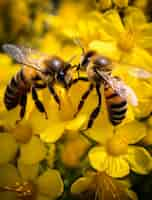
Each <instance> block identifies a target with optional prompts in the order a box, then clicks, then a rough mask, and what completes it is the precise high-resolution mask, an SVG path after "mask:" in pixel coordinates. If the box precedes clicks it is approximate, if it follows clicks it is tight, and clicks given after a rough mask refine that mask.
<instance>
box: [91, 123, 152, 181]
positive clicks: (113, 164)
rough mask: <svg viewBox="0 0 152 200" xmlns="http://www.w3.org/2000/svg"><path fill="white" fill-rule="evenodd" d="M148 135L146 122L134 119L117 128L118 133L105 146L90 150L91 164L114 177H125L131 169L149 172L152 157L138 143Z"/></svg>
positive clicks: (142, 172) (151, 165) (141, 172)
mask: <svg viewBox="0 0 152 200" xmlns="http://www.w3.org/2000/svg"><path fill="white" fill-rule="evenodd" d="M145 135H146V127H145V126H144V124H142V123H140V122H138V121H133V122H130V123H128V124H124V125H122V126H120V127H118V128H117V129H116V133H115V135H114V136H113V137H111V139H109V140H107V143H106V144H105V145H104V146H97V147H94V148H92V149H91V150H90V152H89V160H90V164H91V166H92V167H93V168H94V169H96V170H97V171H101V172H102V171H105V172H106V173H107V174H108V175H110V176H112V177H124V176H126V175H128V174H129V172H130V170H133V171H135V172H136V173H139V174H147V173H149V172H150V170H151V169H152V159H151V156H150V154H149V153H148V151H147V150H145V149H144V148H143V147H140V146H135V145H130V144H136V143H137V142H138V141H140V140H141V139H142V138H143V137H144V136H145Z"/></svg>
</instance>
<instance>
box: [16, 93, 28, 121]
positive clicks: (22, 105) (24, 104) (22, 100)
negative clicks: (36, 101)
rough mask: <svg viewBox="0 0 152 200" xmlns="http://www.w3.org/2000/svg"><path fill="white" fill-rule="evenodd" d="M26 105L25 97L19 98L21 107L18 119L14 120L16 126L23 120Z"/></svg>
mask: <svg viewBox="0 0 152 200" xmlns="http://www.w3.org/2000/svg"><path fill="white" fill-rule="evenodd" d="M26 103H27V95H26V94H24V95H22V96H21V100H20V106H21V110H20V119H19V120H16V124H18V123H19V122H20V121H21V120H22V119H23V117H24V115H25V110H26Z"/></svg>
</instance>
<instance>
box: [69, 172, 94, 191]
mask: <svg viewBox="0 0 152 200" xmlns="http://www.w3.org/2000/svg"><path fill="white" fill-rule="evenodd" d="M91 183H92V177H89V176H88V177H80V178H78V179H77V180H76V181H75V182H74V183H73V184H72V185H71V193H73V194H79V193H81V192H84V191H86V190H87V189H89V186H90V184H91Z"/></svg>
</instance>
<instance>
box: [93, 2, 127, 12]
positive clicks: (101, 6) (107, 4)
mask: <svg viewBox="0 0 152 200" xmlns="http://www.w3.org/2000/svg"><path fill="white" fill-rule="evenodd" d="M96 4H97V8H98V9H99V10H101V11H104V10H107V9H110V8H112V5H113V4H115V6H116V7H118V8H124V7H127V6H128V0H98V1H96Z"/></svg>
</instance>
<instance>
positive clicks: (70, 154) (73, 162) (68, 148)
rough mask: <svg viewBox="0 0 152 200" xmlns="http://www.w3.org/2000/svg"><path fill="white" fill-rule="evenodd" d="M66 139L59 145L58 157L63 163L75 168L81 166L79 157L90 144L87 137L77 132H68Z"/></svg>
mask: <svg viewBox="0 0 152 200" xmlns="http://www.w3.org/2000/svg"><path fill="white" fill-rule="evenodd" d="M68 135H69V136H67V139H66V140H65V142H64V143H63V144H62V145H61V146H62V148H61V152H60V154H61V155H60V157H61V160H62V162H63V163H64V165H66V166H68V167H71V168H76V167H80V166H81V160H80V159H81V158H82V157H83V155H84V154H85V153H86V152H87V150H88V148H89V146H90V144H89V141H88V140H87V139H85V138H84V137H82V136H80V135H79V134H78V133H77V134H71V133H69V134H68Z"/></svg>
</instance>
